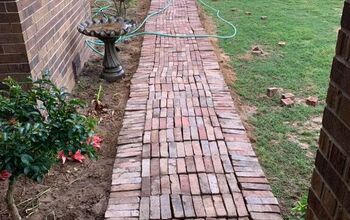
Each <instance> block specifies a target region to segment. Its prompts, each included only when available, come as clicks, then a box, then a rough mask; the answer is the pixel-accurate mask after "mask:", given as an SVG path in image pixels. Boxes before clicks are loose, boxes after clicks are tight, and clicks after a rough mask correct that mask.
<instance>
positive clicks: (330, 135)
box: [307, 0, 350, 220]
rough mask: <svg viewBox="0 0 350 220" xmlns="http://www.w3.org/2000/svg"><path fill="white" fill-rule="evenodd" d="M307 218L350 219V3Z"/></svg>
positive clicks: (344, 21) (340, 41) (345, 15)
mask: <svg viewBox="0 0 350 220" xmlns="http://www.w3.org/2000/svg"><path fill="white" fill-rule="evenodd" d="M341 26H342V28H341V30H340V31H339V36H338V43H337V49H336V56H335V57H334V60H333V66H332V71H331V77H330V78H331V80H330V85H329V90H328V96H327V107H326V109H325V112H324V116H323V127H322V130H321V135H320V140H319V150H318V152H317V156H316V162H315V169H314V173H313V176H312V180H311V185H312V186H311V188H310V192H309V201H308V204H309V208H308V213H307V219H320V220H327V219H339V220H347V219H350V0H347V1H346V2H345V6H344V11H343V16H342V22H341Z"/></svg>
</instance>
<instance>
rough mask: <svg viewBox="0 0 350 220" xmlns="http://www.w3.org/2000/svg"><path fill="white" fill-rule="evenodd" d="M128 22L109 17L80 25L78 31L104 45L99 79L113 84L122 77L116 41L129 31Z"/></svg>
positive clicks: (122, 71)
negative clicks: (95, 38)
mask: <svg viewBox="0 0 350 220" xmlns="http://www.w3.org/2000/svg"><path fill="white" fill-rule="evenodd" d="M129 23H130V22H129V21H128V20H125V19H123V18H119V17H118V18H117V17H109V18H102V19H93V20H88V21H85V22H83V23H81V24H80V25H79V26H78V31H79V32H80V33H82V34H84V35H87V36H90V37H97V38H98V39H100V40H101V41H102V42H103V43H104V45H105V52H104V57H103V72H102V74H101V77H102V78H103V79H105V80H107V81H108V82H114V81H116V80H118V79H120V78H122V77H123V76H124V70H123V67H122V66H121V64H120V61H119V59H118V51H117V48H116V46H115V42H116V40H117V39H118V38H119V37H120V36H122V35H125V34H127V33H128V32H129V31H130V27H131V26H130V25H129Z"/></svg>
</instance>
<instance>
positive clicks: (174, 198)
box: [171, 195, 184, 218]
mask: <svg viewBox="0 0 350 220" xmlns="http://www.w3.org/2000/svg"><path fill="white" fill-rule="evenodd" d="M171 204H172V208H173V213H174V217H175V218H183V217H184V210H183V207H182V202H181V198H180V196H179V195H171Z"/></svg>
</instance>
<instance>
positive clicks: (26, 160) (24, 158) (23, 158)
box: [21, 154, 33, 165]
mask: <svg viewBox="0 0 350 220" xmlns="http://www.w3.org/2000/svg"><path fill="white" fill-rule="evenodd" d="M21 161H22V163H24V164H25V165H29V164H30V162H32V161H33V157H32V156H30V155H28V154H21Z"/></svg>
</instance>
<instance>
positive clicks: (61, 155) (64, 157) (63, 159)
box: [57, 150, 67, 164]
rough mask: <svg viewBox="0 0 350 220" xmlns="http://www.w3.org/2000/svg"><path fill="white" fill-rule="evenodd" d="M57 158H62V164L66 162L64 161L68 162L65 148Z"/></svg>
mask: <svg viewBox="0 0 350 220" xmlns="http://www.w3.org/2000/svg"><path fill="white" fill-rule="evenodd" d="M57 158H58V159H60V160H62V164H64V163H65V162H66V160H67V157H66V155H64V152H63V150H61V151H60V152H58V154H57Z"/></svg>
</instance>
